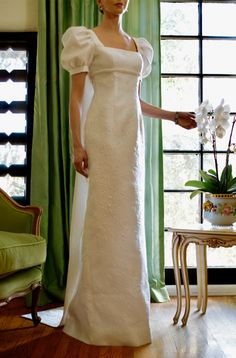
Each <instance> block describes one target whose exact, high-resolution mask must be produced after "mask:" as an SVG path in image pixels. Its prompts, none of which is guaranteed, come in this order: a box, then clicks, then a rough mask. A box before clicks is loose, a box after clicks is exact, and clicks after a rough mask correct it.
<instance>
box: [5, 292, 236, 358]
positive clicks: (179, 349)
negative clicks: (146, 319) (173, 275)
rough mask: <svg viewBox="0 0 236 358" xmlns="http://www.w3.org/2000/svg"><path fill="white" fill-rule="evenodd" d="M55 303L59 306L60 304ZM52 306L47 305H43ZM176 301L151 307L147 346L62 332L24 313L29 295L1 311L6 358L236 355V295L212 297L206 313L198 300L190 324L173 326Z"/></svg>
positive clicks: (219, 357) (212, 357) (209, 357)
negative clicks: (107, 343)
mask: <svg viewBox="0 0 236 358" xmlns="http://www.w3.org/2000/svg"><path fill="white" fill-rule="evenodd" d="M54 306H55V305H54ZM47 307H48V308H50V307H52V305H51V306H50V305H49V306H46V307H43V308H40V309H46V308H47ZM175 308H176V299H175V298H172V299H171V301H170V302H168V303H162V304H152V305H151V328H152V338H153V342H152V344H150V345H147V346H145V347H141V348H129V347H96V346H89V345H87V344H84V343H81V342H79V341H77V340H75V339H73V338H71V337H69V336H67V335H66V334H64V333H63V332H62V329H61V328H51V327H48V326H46V325H43V324H40V325H39V326H38V327H36V328H34V327H33V326H32V322H31V321H29V320H26V319H23V318H21V317H20V315H21V314H24V313H27V309H26V308H25V307H24V300H23V299H16V300H14V301H12V302H11V303H10V304H9V305H8V306H5V307H3V308H1V309H0V357H1V358H42V357H43V358H64V357H69V358H183V357H184V358H226V357H227V358H235V357H236V297H235V296H234V297H233V296H227V297H209V300H208V309H207V313H206V314H205V315H201V314H199V312H197V311H196V299H193V298H192V302H191V312H190V317H189V321H188V324H187V326H186V327H182V326H181V325H180V324H179V325H175V326H174V325H173V324H172V318H173V316H174V313H175Z"/></svg>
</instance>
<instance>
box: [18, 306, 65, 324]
mask: <svg viewBox="0 0 236 358" xmlns="http://www.w3.org/2000/svg"><path fill="white" fill-rule="evenodd" d="M62 315H63V307H57V308H52V309H49V310H46V311H39V312H38V316H39V317H40V318H41V322H40V323H42V324H46V325H47V326H50V327H58V326H59V325H60V322H61V319H62ZM21 317H24V318H27V319H31V320H32V316H31V314H30V313H29V314H24V315H22V316H21Z"/></svg>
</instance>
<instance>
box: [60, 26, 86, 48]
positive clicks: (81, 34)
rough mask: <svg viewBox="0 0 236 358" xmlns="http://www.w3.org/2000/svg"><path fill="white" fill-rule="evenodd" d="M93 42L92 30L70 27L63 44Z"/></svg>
mask: <svg viewBox="0 0 236 358" xmlns="http://www.w3.org/2000/svg"><path fill="white" fill-rule="evenodd" d="M81 41H82V42H84V41H88V42H90V41H92V37H91V30H90V29H88V28H87V27H85V26H70V27H69V28H68V29H67V30H66V31H65V32H64V34H63V36H62V43H63V45H65V43H68V42H81Z"/></svg>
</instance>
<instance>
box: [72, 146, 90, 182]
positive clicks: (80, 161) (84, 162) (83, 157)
mask: <svg viewBox="0 0 236 358" xmlns="http://www.w3.org/2000/svg"><path fill="white" fill-rule="evenodd" d="M73 164H74V167H75V169H76V171H77V172H78V173H80V174H81V175H83V176H85V177H86V178H88V155H87V152H86V150H85V149H84V148H83V147H82V146H81V147H79V148H76V149H75V150H74V158H73Z"/></svg>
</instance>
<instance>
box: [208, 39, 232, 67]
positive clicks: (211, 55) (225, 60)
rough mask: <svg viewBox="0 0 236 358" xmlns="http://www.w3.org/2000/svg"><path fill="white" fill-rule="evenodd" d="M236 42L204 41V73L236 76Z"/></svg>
mask: <svg viewBox="0 0 236 358" xmlns="http://www.w3.org/2000/svg"><path fill="white" fill-rule="evenodd" d="M235 58H236V41H229V40H218V41H216V40H214V41H213V40H205V41H203V73H207V74H211V73H215V74H221V73H223V74H236V61H235Z"/></svg>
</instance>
